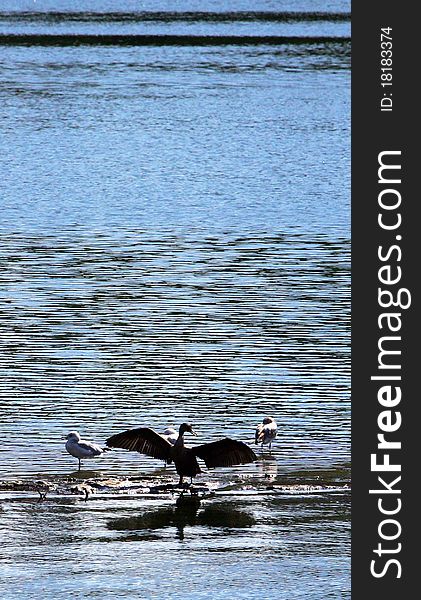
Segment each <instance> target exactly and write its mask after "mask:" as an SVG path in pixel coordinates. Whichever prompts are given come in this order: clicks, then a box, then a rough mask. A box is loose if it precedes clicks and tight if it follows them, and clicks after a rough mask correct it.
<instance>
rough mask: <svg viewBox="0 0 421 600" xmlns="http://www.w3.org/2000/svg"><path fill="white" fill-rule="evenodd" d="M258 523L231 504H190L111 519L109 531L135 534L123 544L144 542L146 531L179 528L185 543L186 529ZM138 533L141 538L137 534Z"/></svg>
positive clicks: (238, 526)
mask: <svg viewBox="0 0 421 600" xmlns="http://www.w3.org/2000/svg"><path fill="white" fill-rule="evenodd" d="M255 523H256V520H255V518H254V517H253V516H252V515H251V514H250V513H249V512H246V511H243V510H239V509H237V508H234V507H233V506H231V505H230V504H228V503H219V504H210V505H209V506H206V507H205V508H203V509H200V510H199V507H198V506H194V505H193V504H187V505H183V506H175V507H174V506H171V507H167V508H159V509H157V510H155V511H147V512H145V513H143V514H141V515H136V516H133V517H122V518H117V519H111V520H110V521H108V523H107V528H108V529H110V530H112V531H130V532H132V533H131V535H129V536H127V537H125V538H123V540H122V541H140V540H145V539H147V538H146V537H145V535H144V534H142V532H151V531H155V530H158V529H165V528H167V527H173V528H175V529H176V535H175V538H176V539H179V540H184V537H185V535H184V529H185V527H220V528H224V529H241V528H245V527H252V526H253V525H255ZM136 532H137V535H133V534H135V533H136ZM149 539H150V538H149Z"/></svg>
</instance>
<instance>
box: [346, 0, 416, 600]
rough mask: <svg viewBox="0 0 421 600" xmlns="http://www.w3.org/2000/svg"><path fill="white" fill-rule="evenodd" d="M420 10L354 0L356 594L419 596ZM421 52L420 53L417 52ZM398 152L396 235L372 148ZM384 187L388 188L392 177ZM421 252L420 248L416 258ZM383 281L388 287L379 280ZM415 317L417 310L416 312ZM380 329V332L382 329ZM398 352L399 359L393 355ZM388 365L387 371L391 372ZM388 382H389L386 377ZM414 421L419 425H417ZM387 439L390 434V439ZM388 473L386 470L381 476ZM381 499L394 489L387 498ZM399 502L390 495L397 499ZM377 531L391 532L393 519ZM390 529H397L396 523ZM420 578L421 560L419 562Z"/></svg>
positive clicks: (387, 0)
mask: <svg viewBox="0 0 421 600" xmlns="http://www.w3.org/2000/svg"><path fill="white" fill-rule="evenodd" d="M416 23H417V18H416V16H415V5H411V4H408V3H403V2H397V1H394V2H392V1H390V0H385V1H382V2H380V1H379V0H372V1H371V2H363V1H362V0H358V1H357V0H354V1H353V2H352V86H351V90H352V115H351V120H352V149H351V150H352V190H351V193H352V213H351V214H352V219H351V222H352V562H351V567H352V598H353V599H355V600H359V599H360V598H373V599H377V598H379V599H382V600H388V599H392V598H393V599H394V600H395V599H396V598H398V599H399V600H403V599H404V598H412V597H414V596H416V595H417V592H416V590H417V588H418V586H417V583H418V581H417V579H418V577H417V574H416V570H415V564H416V562H418V556H419V550H418V536H419V535H420V534H421V526H420V523H419V520H418V519H417V517H416V514H417V510H416V508H415V506H416V505H417V506H418V505H419V504H420V495H419V491H418V489H419V488H420V486H419V485H418V471H419V469H418V467H417V463H418V456H419V455H420V451H419V448H418V444H417V441H418V439H419V438H421V431H419V432H418V421H417V419H418V418H419V417H418V413H419V410H418V404H419V396H420V393H419V391H418V390H417V382H416V373H417V371H421V357H420V350H419V347H418V336H420V335H421V319H420V316H419V312H417V308H418V307H417V298H418V293H417V288H418V285H419V284H418V279H419V274H420V272H421V270H420V267H419V263H420V260H419V259H418V257H419V256H420V254H421V253H420V251H419V249H418V247H417V243H416V241H417V239H418V238H419V237H420V238H421V235H420V234H419V233H418V230H420V232H421V218H420V217H418V213H419V212H420V211H419V210H418V205H421V198H420V192H419V191H417V187H416V172H417V170H420V169H417V167H416V160H417V155H418V154H419V153H420V151H419V149H417V147H416V143H417V142H416V139H417V135H419V134H417V130H418V131H419V130H420V129H421V128H420V118H419V116H418V112H419V109H418V108H417V109H415V103H416V102H417V99H416V97H417V92H416V91H415V88H416V81H417V79H418V74H419V71H420V69H419V67H418V66H417V64H418V61H419V60H420V59H419V56H421V53H420V52H419V51H418V52H417V45H418V44H417V39H418V40H419V39H421V31H420V33H416V32H415V29H416ZM387 27H391V28H392V32H391V34H392V35H391V37H392V44H393V46H392V50H393V56H392V60H393V65H392V68H393V70H392V86H391V87H390V89H387V86H386V88H383V87H382V86H381V81H382V80H381V73H382V71H381V62H380V61H381V49H382V47H381V38H380V34H381V29H382V28H387ZM419 27H421V26H419ZM417 54H418V57H417ZM390 92H392V96H389V97H391V98H392V99H393V108H392V110H391V111H382V110H381V105H380V102H381V99H382V98H384V97H385V96H384V93H387V95H389V93H390ZM390 150H400V151H401V153H402V154H401V158H400V160H401V165H402V168H401V171H400V174H401V179H402V183H401V185H399V186H396V187H397V188H398V189H399V191H400V192H401V194H402V204H401V206H400V207H399V211H397V212H400V213H401V216H402V226H401V227H400V228H399V234H400V235H401V236H402V239H401V240H400V241H399V242H397V241H396V239H395V238H396V234H397V232H396V231H391V232H385V231H382V230H381V229H380V227H379V225H378V221H377V219H378V213H379V206H378V194H379V191H380V190H381V189H382V188H381V186H379V183H378V167H379V165H378V154H379V152H382V151H390ZM390 187H394V186H393V185H391V186H390ZM393 243H399V245H400V247H401V251H402V258H401V260H400V262H397V261H396V258H397V255H398V254H397V251H395V252H394V254H393V257H394V258H393V260H391V261H390V263H391V264H392V266H393V269H394V270H393V273H396V266H397V265H399V266H400V267H401V269H402V279H401V281H400V282H399V285H397V286H395V289H396V288H399V287H404V288H408V289H409V290H410V292H411V306H410V308H408V309H406V310H400V309H399V308H395V309H394V310H400V313H401V319H402V327H401V330H400V332H398V333H397V334H396V335H400V336H401V338H402V342H401V352H402V353H401V355H400V356H399V357H398V359H399V361H400V364H401V370H400V375H401V377H402V380H401V382H400V383H397V385H400V387H401V390H402V400H401V402H400V404H399V406H398V407H396V409H395V410H400V412H401V415H402V425H401V427H400V429H399V430H398V431H397V432H396V433H394V434H393V436H394V437H393V439H394V440H399V441H400V442H401V443H402V449H401V450H395V451H391V452H390V456H391V462H392V463H395V462H398V463H399V464H401V465H402V467H401V473H396V474H394V476H398V475H401V478H402V479H401V481H400V483H399V485H396V488H400V489H401V490H402V493H401V494H400V496H399V497H400V499H401V501H402V508H401V510H400V511H399V513H398V514H396V515H394V516H390V518H395V519H396V520H398V521H399V522H400V524H401V526H402V533H401V535H400V536H399V538H398V539H396V540H394V541H390V542H386V541H384V540H382V539H381V538H380V536H379V531H378V527H379V524H380V522H381V521H382V519H386V518H387V516H385V515H382V514H381V513H380V512H379V509H378V504H377V501H378V498H379V496H378V495H377V496H376V495H373V494H370V493H369V490H370V489H375V488H378V487H381V486H379V485H376V481H377V476H378V475H380V476H381V475H382V473H373V472H371V470H370V455H371V454H372V453H373V452H376V451H377V442H378V439H377V434H378V433H379V427H378V422H377V419H378V415H379V412H380V411H381V410H384V409H382V408H381V407H380V406H379V403H378V400H377V391H378V389H379V387H380V385H382V384H379V382H378V381H371V379H370V378H371V376H373V375H376V374H378V373H379V371H378V369H377V363H378V352H379V349H378V340H379V338H380V337H381V335H382V333H381V331H380V329H379V325H378V317H379V314H380V313H381V312H382V311H384V310H385V309H381V308H379V304H378V288H379V285H380V284H379V281H378V269H379V267H380V266H382V265H383V264H387V263H381V262H380V260H379V258H378V254H377V253H378V247H379V246H380V245H382V246H383V247H384V248H386V247H388V246H389V247H390V245H392V244H393ZM420 259H421V256H420ZM383 287H385V286H383ZM417 317H418V318H417ZM383 335H385V333H383ZM395 358H396V357H395ZM397 373H398V372H397V371H390V374H395V375H396V374H397ZM385 385H386V384H385ZM416 428H417V429H416ZM390 439H392V437H390ZM384 475H385V479H387V480H388V481H390V480H391V479H392V476H391V475H390V474H389V476H388V474H387V473H385V474H384ZM384 497H385V502H387V501H390V504H388V506H389V507H392V500H391V499H392V497H393V498H395V499H396V497H397V496H396V495H388V496H384ZM395 502H396V500H395ZM389 527H390V528H389V529H387V527H386V529H384V530H383V531H385V532H387V533H390V534H392V531H393V526H392V525H391V526H389ZM395 530H396V528H395ZM379 543H382V544H383V546H384V548H387V549H394V548H396V547H398V546H397V544H398V543H400V544H401V550H400V551H399V552H397V553H390V554H384V555H382V557H378V555H376V554H375V553H374V552H373V550H374V549H376V548H378V544H379ZM389 558H391V559H392V558H396V559H397V560H398V561H399V563H400V565H401V568H402V572H401V577H400V578H397V572H398V568H397V566H396V564H394V565H392V564H391V565H389V567H388V568H387V569H386V571H385V573H384V575H383V576H382V577H378V578H375V577H374V576H373V575H372V573H371V572H370V565H371V561H372V560H373V559H377V563H376V564H377V565H378V566H377V567H376V568H377V570H378V572H381V571H382V570H383V569H382V567H385V565H386V562H387V560H388V559H389ZM419 571H420V575H419V576H420V577H421V567H420V568H419Z"/></svg>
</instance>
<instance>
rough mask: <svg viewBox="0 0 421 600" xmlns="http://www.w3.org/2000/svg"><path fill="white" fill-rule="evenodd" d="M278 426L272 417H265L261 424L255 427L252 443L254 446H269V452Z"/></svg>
mask: <svg viewBox="0 0 421 600" xmlns="http://www.w3.org/2000/svg"><path fill="white" fill-rule="evenodd" d="M277 432H278V426H277V425H276V421H275V419H274V418H273V417H265V418H264V419H263V421H262V423H259V425H258V426H257V427H256V431H255V435H254V441H255V443H256V444H262V448H263V445H265V444H269V450H271V449H272V440H274V439H275V438H276V434H277Z"/></svg>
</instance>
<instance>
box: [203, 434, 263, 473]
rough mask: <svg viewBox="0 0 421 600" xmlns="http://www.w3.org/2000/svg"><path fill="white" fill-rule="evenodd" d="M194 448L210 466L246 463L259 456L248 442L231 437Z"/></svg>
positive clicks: (230, 465)
mask: <svg viewBox="0 0 421 600" xmlns="http://www.w3.org/2000/svg"><path fill="white" fill-rule="evenodd" d="M192 450H193V452H194V454H195V455H196V456H198V457H199V458H201V459H202V460H204V461H205V464H206V466H207V467H208V468H211V467H232V466H233V465H245V464H247V463H251V462H253V461H255V460H257V456H256V455H255V453H254V452H253V450H252V449H251V448H249V447H248V446H247V444H244V443H243V442H238V441H237V440H231V439H230V438H224V439H223V440H218V441H217V442H210V444H202V445H201V446H196V447H195V448H192Z"/></svg>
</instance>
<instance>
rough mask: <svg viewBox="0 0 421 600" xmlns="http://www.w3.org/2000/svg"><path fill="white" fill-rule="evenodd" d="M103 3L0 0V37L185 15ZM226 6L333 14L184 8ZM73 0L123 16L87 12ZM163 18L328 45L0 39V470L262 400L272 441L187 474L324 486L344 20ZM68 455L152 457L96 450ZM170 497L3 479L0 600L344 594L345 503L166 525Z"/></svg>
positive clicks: (340, 430) (71, 462)
mask: <svg viewBox="0 0 421 600" xmlns="http://www.w3.org/2000/svg"><path fill="white" fill-rule="evenodd" d="M115 4H116V3H114V2H106V1H101V2H84V3H81V2H67V1H62V2H53V1H52V0H50V1H47V0H44V1H42V0H38V1H37V2H27V1H23V0H22V2H9V1H5V2H3V3H2V6H1V9H0V33H17V32H20V33H21V32H25V33H36V32H38V33H44V34H45V33H48V32H54V33H57V32H60V31H61V32H70V31H71V32H74V33H84V32H87V31H88V32H95V31H97V32H110V31H111V32H113V33H114V32H118V33H120V32H122V31H123V30H124V31H123V33H124V32H125V33H127V32H129V33H133V32H135V33H139V32H140V33H142V32H143V31H146V30H147V29H146V28H147V27H149V25H145V22H144V20H142V19H143V17H141V16H140V17H139V14H140V13H141V12H142V11H158V10H160V11H164V12H165V11H167V12H168V11H175V12H176V11H192V10H198V9H197V6H196V5H193V4H192V3H191V2H190V3H189V2H175V3H171V4H170V3H166V4H165V3H159V6H157V4H156V3H150V2H142V3H141V5H140V3H138V2H136V3H135V2H129V1H125V2H121V3H118V8H116V7H115ZM52 10H54V11H58V10H59V11H60V12H72V13H73V14H75V13H79V14H82V13H83V14H84V15H85V16H84V17H83V19H82V20H81V21H80V20H79V21H78V20H77V19H74V18H73V17H72V18H70V17H69V19H68V20H66V19H65V18H61V21H60V24H59V25H58V24H57V23H56V22H55V21H51V20H50V21H49V20H48V19H43V18H42V14H40V12H41V13H43V12H44V13H46V14H47V15H48V11H52ZM233 10H234V11H239V10H241V11H250V10H254V11H256V10H261V11H278V12H279V11H306V10H307V11H308V10H310V11H312V12H329V11H331V12H332V11H333V12H335V13H336V12H342V13H346V12H348V11H349V5H348V3H346V2H342V1H341V2H339V1H337V2H326V3H322V2H304V1H303V2H299V3H294V5H293V6H291V5H290V4H289V3H288V2H276V3H275V2H260V3H258V5H256V3H250V2H246V1H244V2H239V3H235V6H233V5H232V3H229V2H225V3H219V2H218V3H216V2H204V3H201V6H200V11H201V12H206V11H214V12H227V11H233ZM10 11H30V12H31V14H32V16H31V17H30V18H27V19H26V20H25V19H19V18H18V17H16V15H14V16H13V15H12V16H10V14H7V15H6V14H5V13H8V12H10ZM37 11H38V12H37ZM89 11H95V12H96V13H106V12H124V13H126V14H131V15H132V16H133V14H134V13H133V11H136V15H135V16H134V17H133V18H132V21H131V24H130V25H129V26H128V25H127V24H126V25H124V24H122V23H121V22H120V21H119V19H118V18H114V17H113V19H111V20H110V19H109V18H108V17H107V19H105V23H102V24H101V23H99V22H98V21H95V18H96V17H95V18H94V17H92V16H89V15H88V14H87V13H88V12H89ZM2 15H3V16H2ZM168 19H169V24H168V23H167V22H163V21H161V22H155V23H154V24H152V25H151V27H152V30H153V32H154V33H162V32H164V33H165V32H169V31H171V33H174V32H177V33H185V32H186V31H187V32H189V33H193V34H208V33H211V34H212V35H218V34H220V35H224V34H226V33H227V32H228V33H229V34H230V35H237V34H238V35H242V34H244V33H246V34H249V33H250V32H253V33H254V34H258V35H260V34H261V35H266V34H268V33H269V34H271V35H282V36H284V35H294V36H296V35H299V36H304V37H305V36H306V35H312V36H316V35H320V36H326V35H333V36H335V37H339V39H338V40H337V41H332V42H326V43H303V44H296V43H283V44H280V45H275V46H266V45H256V46H246V45H243V46H241V45H239V46H232V45H231V46H230V45H227V46H218V47H213V46H204V47H197V46H192V45H190V46H189V45H185V46H146V47H135V46H130V45H128V46H127V45H120V46H119V45H114V46H109V47H103V46H84V45H80V46H60V45H58V46H54V47H53V46H48V45H47V46H31V45H28V46H22V45H17V44H11V45H10V44H9V45H5V46H3V47H1V55H2V65H1V67H0V149H1V153H0V181H1V196H0V267H1V269H0V315H1V324H0V327H1V331H0V334H1V341H0V343H1V346H0V367H1V370H2V377H1V380H0V417H1V418H0V436H1V440H2V444H1V446H0V458H1V460H0V480H9V481H10V480H11V481H13V480H17V479H19V480H33V479H45V478H48V479H49V480H50V481H54V480H55V478H59V477H63V476H67V475H69V474H70V475H71V474H72V473H73V472H74V470H75V467H76V466H77V461H75V459H73V458H72V457H70V456H69V455H68V454H67V453H66V452H65V450H64V445H63V439H62V438H63V436H64V435H65V434H66V433H67V432H68V431H70V430H73V429H78V430H79V431H80V432H81V433H82V434H83V436H84V437H86V438H88V439H92V440H95V441H97V442H98V443H104V441H105V439H106V438H107V437H108V436H109V435H111V434H113V433H117V432H118V431H121V430H122V429H125V428H129V427H134V426H139V425H144V426H151V427H153V428H156V429H157V430H159V431H162V430H163V429H164V428H165V427H166V426H168V425H170V424H173V425H176V426H177V425H178V424H179V423H180V422H182V421H184V420H190V421H191V422H192V423H193V424H194V426H195V429H197V430H198V432H199V438H198V442H199V443H203V442H205V441H211V440H216V439H219V438H220V437H224V436H230V437H234V438H237V439H241V440H243V441H245V442H248V443H252V440H253V435H254V427H255V425H256V424H257V423H258V422H259V421H261V419H262V417H263V416H265V415H266V414H270V415H273V416H274V417H275V418H276V419H277V422H278V425H279V433H278V437H277V440H276V442H275V445H274V448H273V452H272V455H270V456H268V455H267V453H263V454H261V453H260V451H259V460H258V461H257V462H256V463H254V464H251V465H244V466H241V467H235V468H232V469H219V470H215V471H212V472H211V473H206V474H204V475H203V476H201V478H200V479H201V481H204V482H209V481H210V482H211V483H212V485H215V486H217V487H218V486H220V487H221V488H223V487H224V486H227V485H230V484H232V482H233V481H239V480H241V481H243V480H244V481H248V478H249V479H250V482H251V483H250V486H251V489H254V488H255V487H256V486H257V488H256V489H260V487H259V486H261V485H263V483H264V478H265V475H267V474H268V473H270V476H271V478H272V479H271V481H273V482H274V483H275V484H283V483H285V482H286V481H288V482H293V483H298V484H300V483H307V482H309V481H310V482H312V483H317V482H319V483H321V484H329V483H332V482H334V483H335V482H336V483H338V482H339V483H343V482H344V481H348V480H349V460H350V403H349V399H350V398H349V396H350V353H349V345H350V335H349V333H350V332H349V311H350V264H349V242H350V210H349V206H350V183H349V175H350V147H349V145H350V135H349V128H350V89H349V86H350V49H349V42H348V41H347V38H348V36H349V22H347V21H346V20H345V21H343V20H339V21H338V20H334V19H333V18H332V19H331V20H329V18H326V20H322V21H320V22H319V21H307V22H306V20H305V18H301V17H300V19H298V20H297V21H295V22H288V23H286V22H279V23H277V22H272V21H271V22H269V21H260V22H252V23H250V22H237V21H232V22H230V21H229V20H228V21H227V22H213V23H210V22H208V21H206V20H203V18H201V20H200V19H199V20H198V21H195V20H194V19H193V20H192V21H190V22H188V23H186V22H183V21H181V22H180V21H176V20H174V18H173V19H172V20H171V17H170V16H169V17H168ZM127 27H128V29H127ZM125 28H126V29H125ZM171 28H172V29H171ZM341 38H342V39H341ZM0 43H1V42H0ZM86 468H89V469H90V470H91V471H90V473H91V475H92V473H94V474H95V473H96V474H98V475H103V476H105V477H108V476H109V477H114V476H119V477H125V476H132V477H133V476H135V475H138V474H139V473H142V474H143V473H144V474H158V475H159V473H161V472H162V465H161V464H160V462H159V461H154V460H153V459H150V458H147V457H144V456H141V455H138V454H136V453H125V452H118V451H117V452H113V453H107V454H106V455H105V456H103V457H101V458H100V459H98V460H97V461H92V462H91V463H89V465H86ZM171 469H172V467H168V468H167V470H166V476H172V475H174V476H175V472H174V471H173V470H171ZM236 478H237V479H236ZM174 480H175V477H174ZM0 495H1V492H0ZM173 505H174V500H173V499H169V500H164V499H162V500H154V501H147V500H142V499H141V498H139V499H137V500H130V501H128V502H124V501H119V500H115V499H113V500H109V501H106V500H103V499H97V500H95V499H94V500H93V501H92V502H91V501H89V502H86V503H84V502H81V501H78V500H75V501H64V500H63V502H55V501H54V500H51V501H49V502H45V503H37V502H35V500H34V501H33V502H29V503H28V502H27V501H25V502H24V501H20V500H19V499H15V500H13V501H12V500H11V498H10V496H7V495H6V496H4V498H3V502H2V506H3V510H2V511H1V512H0V534H4V536H5V540H4V542H2V543H1V546H0V547H1V552H2V553H3V559H4V561H3V562H4V566H5V570H4V585H3V587H1V583H0V590H1V592H0V596H1V597H2V598H3V597H4V598H5V599H8V598H12V597H14V598H15V597H16V596H17V595H18V596H19V597H22V598H28V599H32V598H38V597H39V595H40V594H42V595H43V596H44V597H45V598H54V599H57V598H61V597H63V598H64V597H67V596H68V595H69V594H71V595H72V596H73V597H74V598H86V597H93V598H95V597H101V598H112V597H115V596H117V595H120V596H121V597H124V598H137V597H140V596H141V597H145V598H166V597H168V596H169V595H171V597H173V598H175V599H177V598H188V599H192V600H196V599H198V598H210V597H212V598H221V599H225V598H228V597H229V598H232V597H235V598H241V599H242V598H244V599H246V598H252V597H253V598H254V597H255V595H256V593H257V592H256V590H259V592H258V593H259V594H260V596H262V589H263V590H265V592H264V594H266V596H265V595H263V597H267V598H281V599H285V600H286V599H288V600H290V599H295V598H306V599H314V600H316V599H317V600H322V599H325V598H335V599H336V598H349V595H350V592H349V587H350V585H349V566H350V565H349V551H350V548H349V498H348V496H346V495H345V496H343V495H340V496H334V497H330V496H329V495H325V496H316V497H301V498H297V499H292V498H279V497H277V496H273V497H272V496H271V495H270V493H269V495H267V496H259V495H256V496H252V497H244V496H242V495H241V494H239V495H238V497H237V496H233V497H231V498H229V499H228V500H221V499H215V500H211V501H209V503H205V504H204V505H203V506H202V508H201V509H200V510H199V512H198V513H197V514H196V515H191V516H190V517H189V518H188V519H187V520H183V518H182V517H180V515H179V514H178V513H176V512H174V511H175V509H174V506H173ZM180 519H181V520H180ZM209 564H211V566H212V569H211V570H210V569H209Z"/></svg>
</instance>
